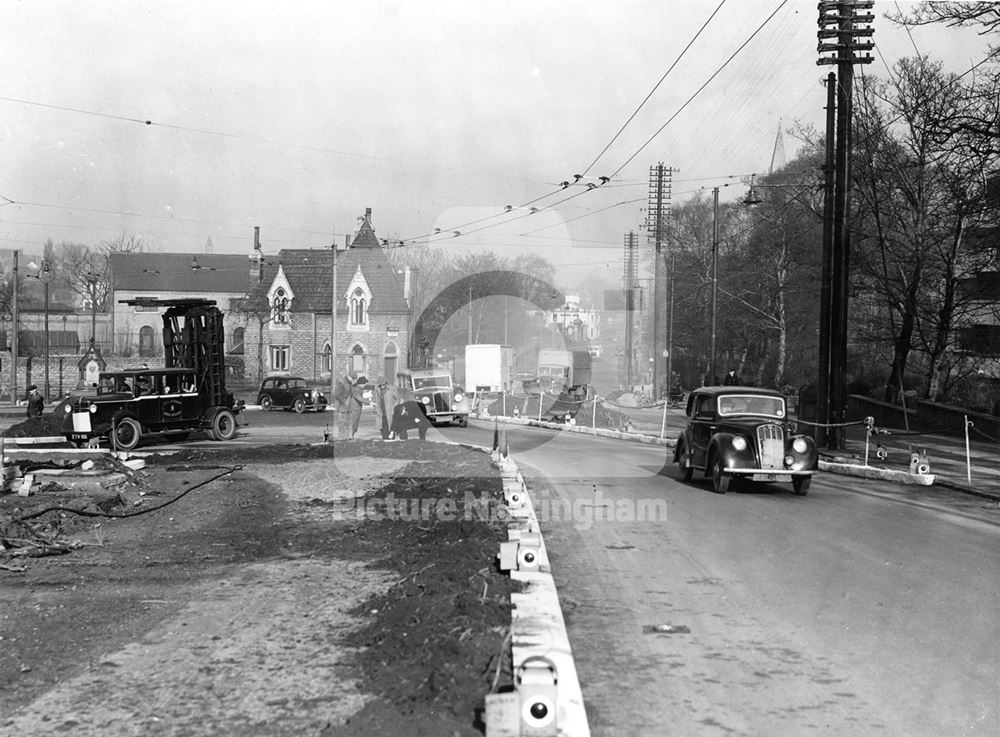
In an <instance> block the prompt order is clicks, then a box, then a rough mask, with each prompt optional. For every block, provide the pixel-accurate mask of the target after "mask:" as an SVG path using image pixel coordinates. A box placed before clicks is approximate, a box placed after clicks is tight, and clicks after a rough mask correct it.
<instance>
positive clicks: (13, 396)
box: [10, 250, 19, 404]
mask: <svg viewBox="0 0 1000 737" xmlns="http://www.w3.org/2000/svg"><path fill="white" fill-rule="evenodd" d="M17 257H18V251H16V250H15V251H14V285H13V287H12V290H11V297H10V320H11V323H12V324H13V326H14V327H13V330H12V331H11V335H10V401H11V403H12V404H17V352H18V345H17V332H18V331H17V322H18V315H17V291H18V286H19V285H18V281H17Z"/></svg>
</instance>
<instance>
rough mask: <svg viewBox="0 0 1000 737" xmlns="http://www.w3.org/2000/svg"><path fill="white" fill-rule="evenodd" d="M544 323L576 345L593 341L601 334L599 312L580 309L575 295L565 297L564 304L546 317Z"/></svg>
mask: <svg viewBox="0 0 1000 737" xmlns="http://www.w3.org/2000/svg"><path fill="white" fill-rule="evenodd" d="M546 323H548V324H549V325H552V326H553V327H555V328H556V329H558V330H559V331H560V332H562V333H563V334H565V335H566V336H567V338H568V339H569V340H571V341H573V342H577V343H589V342H591V341H595V340H597V339H598V338H599V337H600V334H601V313H600V311H598V310H595V309H589V310H585V309H582V308H581V307H580V298H579V297H577V296H575V295H566V302H565V303H564V304H563V305H562V307H559V308H558V309H555V310H553V311H552V312H550V313H548V314H547V315H546Z"/></svg>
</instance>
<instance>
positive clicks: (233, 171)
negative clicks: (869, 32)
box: [0, 0, 986, 283]
mask: <svg viewBox="0 0 1000 737" xmlns="http://www.w3.org/2000/svg"><path fill="white" fill-rule="evenodd" d="M908 5H910V3H907V2H904V1H903V0H900V2H895V1H892V2H882V1H879V2H876V4H875V11H874V12H875V13H876V20H875V23H874V28H875V41H876V43H877V45H878V52H877V53H876V58H875V62H874V63H873V64H871V65H869V66H868V67H866V69H865V73H866V74H875V75H880V76H884V75H885V64H889V65H891V64H893V63H894V62H895V61H896V60H898V59H899V58H901V57H903V56H907V55H912V54H913V53H914V49H915V48H916V49H919V50H920V52H922V53H927V54H930V55H931V56H932V57H934V58H937V59H940V60H942V61H943V62H944V63H945V67H946V68H947V69H949V70H952V71H956V72H959V73H961V72H963V71H965V70H966V69H968V68H969V67H971V66H972V65H974V64H975V63H977V62H978V61H980V60H981V59H982V57H983V55H984V52H985V47H986V40H985V39H983V38H981V37H978V36H977V35H976V34H975V33H974V32H973V31H970V30H962V29H950V28H946V27H944V26H929V27H921V28H915V29H913V31H912V37H911V36H909V35H908V34H907V32H906V31H905V30H904V29H902V28H900V27H898V26H896V25H895V24H892V23H890V22H889V21H887V20H886V19H885V18H884V15H885V13H887V12H892V11H894V10H896V9H897V7H898V8H902V9H904V10H905V9H906V7H907V6H908ZM816 8H817V4H816V1H815V0H784V1H783V0H725V1H724V2H722V3H721V5H720V1H719V0H595V1H594V2H588V3H580V2H573V1H572V0H538V1H536V2H530V3H528V2H513V1H511V0H491V2H469V1H468V0H454V1H452V0H423V1H422V2H419V3H416V2H406V0H394V1H392V2H389V1H377V2H341V1H339V0H338V1H335V2H326V1H324V2H320V1H319V0H312V1H310V2H287V3H273V2H258V1H256V0H242V1H241V2H236V1H235V0H234V1H233V2H212V1H211V0H209V1H208V2H205V1H200V2H186V1H179V2H171V3H164V2H156V3H153V2H144V1H137V0H130V1H128V2H126V1H125V0H121V1H111V0H87V1H86V2H79V0H73V1H71V2H67V1H65V0H53V1H49V2H44V3H39V2H29V1H28V0H23V1H15V0H0V69H2V70H3V73H2V74H0V248H4V249H10V248H16V249H22V250H26V251H29V252H32V251H34V252H40V250H41V247H42V244H44V243H45V241H46V240H48V239H51V240H52V241H54V242H55V243H57V244H58V243H61V242H72V243H82V244H85V245H88V246H91V247H99V246H100V244H101V243H102V242H103V241H106V240H109V239H114V238H116V237H117V236H120V235H121V234H123V233H127V234H131V235H137V236H139V237H141V238H142V240H143V241H144V243H145V244H146V246H147V247H148V248H149V250H152V251H164V252H203V251H204V250H205V249H206V246H207V245H208V244H209V241H210V247H211V249H212V250H213V252H215V253H244V252H248V251H249V249H250V247H251V245H252V242H253V228H254V226H260V229H261V241H262V244H263V248H264V251H265V253H268V254H274V253H277V252H278V251H279V250H280V249H282V248H311V247H321V246H325V245H329V244H330V243H331V242H333V240H334V239H336V241H337V242H340V243H342V242H343V240H344V238H345V235H346V234H349V233H350V232H351V230H352V229H353V228H354V227H356V225H357V218H358V216H360V215H362V214H363V213H364V211H365V208H368V207H370V208H372V220H373V224H374V226H375V230H376V233H377V234H378V235H379V236H380V237H382V238H388V239H391V240H393V241H402V242H403V243H404V244H411V245H412V244H423V243H431V244H434V245H436V246H439V247H440V248H442V249H443V250H446V251H447V252H448V253H462V252H466V251H468V250H471V249H483V248H487V249H490V250H494V251H496V252H497V253H499V254H501V255H510V256H515V255H517V254H518V253H523V252H532V253H537V254H538V255H542V256H544V257H546V258H549V259H550V260H551V261H553V263H555V264H556V265H557V266H558V267H560V269H561V272H560V273H561V274H562V275H564V277H565V278H566V279H568V280H570V281H571V280H572V279H574V278H580V277H581V276H591V277H592V276H594V275H599V276H605V277H607V278H608V279H609V280H610V281H612V282H614V283H620V281H621V261H622V257H621V253H622V240H623V237H624V234H625V232H627V231H629V230H641V228H642V224H643V222H644V219H645V211H644V206H645V201H646V198H647V193H648V181H649V167H650V166H653V165H656V164H658V163H661V162H662V163H663V164H664V165H666V166H669V167H672V168H673V169H674V174H673V184H672V201H673V202H674V203H681V202H683V201H685V200H686V199H688V198H690V197H693V196H696V195H698V194H699V193H702V194H704V193H705V192H707V191H710V190H711V188H712V187H715V186H720V187H723V188H724V193H723V197H724V198H725V197H727V196H729V197H734V198H735V197H739V196H741V195H742V194H743V193H744V192H745V188H743V184H742V182H743V180H744V178H745V177H747V176H749V175H750V174H751V173H765V172H766V171H767V169H768V166H769V164H770V161H771V156H772V151H773V147H774V141H775V136H776V133H777V131H778V130H779V126H780V127H781V128H782V129H784V131H785V132H784V133H783V141H784V148H785V154H786V157H787V158H788V159H791V158H792V156H793V155H794V153H795V150H796V148H797V145H798V144H797V142H796V141H795V139H794V138H793V137H792V136H791V135H790V134H789V133H788V129H789V128H791V127H792V126H793V125H794V124H796V123H803V124H807V125H808V124H811V125H814V126H816V127H817V128H821V127H822V122H823V115H824V113H823V106H824V104H825V91H824V88H823V85H822V84H821V81H822V80H823V78H824V77H825V75H826V74H827V72H828V71H830V69H831V68H830V67H825V66H817V64H816V59H817V52H816V43H817V39H816V30H817V9H816ZM713 14H714V15H713ZM700 29H701V30H700ZM689 44H690V47H689V48H686V47H688V45H689ZM741 46H742V48H741ZM734 53H735V54H736V56H735V57H733V58H732V60H731V61H729V62H728V64H727V63H726V62H727V60H728V59H730V57H731V56H733V54H734ZM883 59H884V62H883ZM668 70H669V72H668ZM713 75H715V76H714V77H713ZM661 79H662V82H661ZM658 83H659V84H658ZM703 86H704V87H703ZM702 87H703V89H700V88H702ZM654 88H655V90H654ZM699 90H700V91H699ZM647 97H648V99H647ZM633 114H634V117H633ZM630 117H631V120H630ZM626 123H627V125H626ZM623 126H624V129H623ZM620 130H621V133H620V135H618V134H619V131H620ZM578 174H579V175H583V176H582V177H581V178H580V179H577V178H576V176H575V175H578ZM601 177H609V178H610V179H608V180H607V181H606V182H604V183H602V180H601V179H600V178H601ZM563 182H573V184H571V185H570V186H569V187H563V186H562V183H563ZM508 208H509V209H508ZM532 208H534V209H535V210H537V211H534V212H533V211H532ZM456 233H461V235H456Z"/></svg>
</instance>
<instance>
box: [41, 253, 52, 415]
mask: <svg viewBox="0 0 1000 737" xmlns="http://www.w3.org/2000/svg"><path fill="white" fill-rule="evenodd" d="M55 278H56V272H55V270H54V269H53V268H52V265H51V264H50V263H49V260H48V259H43V260H42V265H41V267H40V268H39V269H38V280H39V281H40V282H41V283H42V284H43V285H44V287H45V401H48V400H49V284H51V283H52V280H53V279H55Z"/></svg>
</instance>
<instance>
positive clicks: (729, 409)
mask: <svg viewBox="0 0 1000 737" xmlns="http://www.w3.org/2000/svg"><path fill="white" fill-rule="evenodd" d="M719 415H720V416H721V417H731V416H734V415H754V416H761V417H773V418H775V419H783V418H784V416H785V400H784V398H783V397H772V396H761V395H754V394H737V395H726V394H724V395H722V396H720V397H719Z"/></svg>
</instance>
